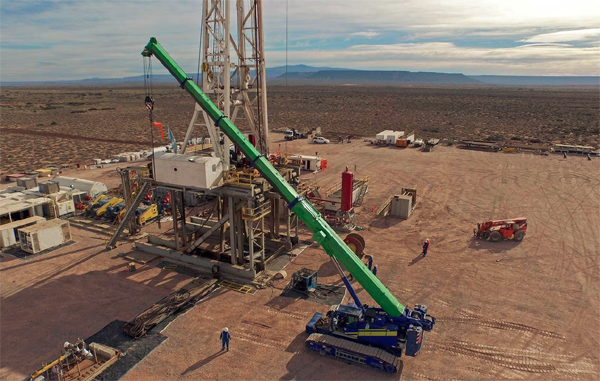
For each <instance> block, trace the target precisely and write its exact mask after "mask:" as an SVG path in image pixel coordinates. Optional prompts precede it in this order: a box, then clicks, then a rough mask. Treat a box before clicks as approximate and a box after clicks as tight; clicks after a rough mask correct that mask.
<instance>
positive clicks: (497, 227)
mask: <svg viewBox="0 0 600 381" xmlns="http://www.w3.org/2000/svg"><path fill="white" fill-rule="evenodd" d="M526 232H527V218H524V217H520V218H513V219H510V220H494V221H486V222H484V223H482V224H477V228H476V229H473V235H475V236H476V237H477V238H481V239H489V240H490V241H492V242H498V241H500V239H502V238H504V239H511V238H512V239H514V240H515V241H517V242H521V241H522V240H523V237H525V233H526Z"/></svg>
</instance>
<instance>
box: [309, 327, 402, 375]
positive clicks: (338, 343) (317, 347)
mask: <svg viewBox="0 0 600 381" xmlns="http://www.w3.org/2000/svg"><path fill="white" fill-rule="evenodd" d="M305 343H306V347H307V348H308V349H310V350H312V351H314V352H316V353H318V354H320V355H323V356H330V357H333V358H335V359H337V360H340V361H343V362H347V363H351V364H357V365H364V366H368V367H370V368H375V369H377V370H381V371H383V372H388V373H395V372H397V371H398V357H396V356H394V355H392V354H391V353H388V352H386V351H384V350H383V349H379V348H374V347H370V346H367V345H362V344H359V343H356V342H353V341H350V340H344V339H340V338H337V337H333V336H329V335H323V334H321V333H313V334H311V335H310V336H309V337H308V339H306V342H305Z"/></svg>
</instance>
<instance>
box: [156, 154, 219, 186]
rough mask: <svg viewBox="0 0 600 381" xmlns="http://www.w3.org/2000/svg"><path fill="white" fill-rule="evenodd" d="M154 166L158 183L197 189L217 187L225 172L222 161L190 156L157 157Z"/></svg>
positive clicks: (165, 155)
mask: <svg viewBox="0 0 600 381" xmlns="http://www.w3.org/2000/svg"><path fill="white" fill-rule="evenodd" d="M154 166H155V170H156V173H155V174H154V178H155V180H156V181H158V182H160V183H163V184H172V185H179V186H182V187H186V188H196V189H212V188H214V187H216V186H217V185H218V184H219V181H220V180H221V175H222V172H223V165H222V163H221V160H220V159H218V158H216V157H209V156H197V155H188V154H184V155H181V154H174V153H165V154H163V155H160V156H158V155H157V156H156V157H155V158H154Z"/></svg>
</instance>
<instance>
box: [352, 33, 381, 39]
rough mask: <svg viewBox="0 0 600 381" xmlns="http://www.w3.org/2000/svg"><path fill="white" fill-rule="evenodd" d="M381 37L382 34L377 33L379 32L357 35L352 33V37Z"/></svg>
mask: <svg viewBox="0 0 600 381" xmlns="http://www.w3.org/2000/svg"><path fill="white" fill-rule="evenodd" d="M379 35H380V33H377V32H356V33H350V36H351V37H366V38H373V37H377V36H379Z"/></svg>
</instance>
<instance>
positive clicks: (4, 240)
mask: <svg viewBox="0 0 600 381" xmlns="http://www.w3.org/2000/svg"><path fill="white" fill-rule="evenodd" d="M43 221H46V219H45V218H44V217H41V216H33V217H29V218H25V219H22V220H19V221H15V222H11V223H8V224H4V225H0V247H2V248H4V247H10V246H12V245H14V244H15V243H17V238H19V234H18V229H19V228H24V227H27V226H29V225H33V224H39V223H41V222H43Z"/></svg>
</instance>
